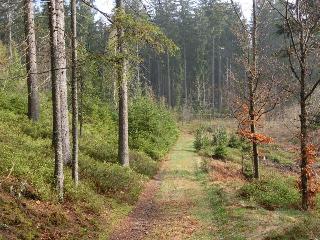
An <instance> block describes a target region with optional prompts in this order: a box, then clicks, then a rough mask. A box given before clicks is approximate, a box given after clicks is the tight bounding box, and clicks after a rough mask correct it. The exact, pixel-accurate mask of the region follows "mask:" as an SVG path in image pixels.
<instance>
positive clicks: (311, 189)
mask: <svg viewBox="0 0 320 240" xmlns="http://www.w3.org/2000/svg"><path fill="white" fill-rule="evenodd" d="M316 155H317V151H316V147H315V146H314V145H313V144H308V146H307V165H306V167H305V168H304V169H302V171H303V172H302V174H305V175H306V177H307V189H308V196H309V197H308V203H309V206H310V207H311V208H314V207H315V204H316V194H317V193H318V192H319V191H320V183H319V181H318V179H317V174H316V171H315V170H314V169H313V164H314V163H315V162H316ZM298 187H299V189H300V190H302V185H301V179H299V180H298Z"/></svg>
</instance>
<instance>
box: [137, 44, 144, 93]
mask: <svg viewBox="0 0 320 240" xmlns="http://www.w3.org/2000/svg"><path fill="white" fill-rule="evenodd" d="M136 54H137V59H139V45H138V44H137V53H136ZM136 71H137V83H136V89H135V90H136V91H138V92H140V90H142V89H141V87H142V84H140V63H139V60H138V62H137V66H136Z"/></svg>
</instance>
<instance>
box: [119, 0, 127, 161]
mask: <svg viewBox="0 0 320 240" xmlns="http://www.w3.org/2000/svg"><path fill="white" fill-rule="evenodd" d="M116 8H117V11H118V13H119V12H120V13H121V14H122V13H123V12H124V7H123V2H122V0H117V1H116ZM121 24H122V23H121ZM121 24H118V25H117V51H118V54H119V55H122V57H121V58H120V60H119V62H118V67H117V80H118V87H119V150H118V155H119V161H120V163H121V164H122V165H123V166H129V136H128V86H127V74H126V70H127V69H126V68H127V66H126V65H127V63H126V60H125V59H124V57H123V55H124V53H125V46H124V29H123V27H122V26H121Z"/></svg>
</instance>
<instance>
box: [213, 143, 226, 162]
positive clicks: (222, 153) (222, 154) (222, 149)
mask: <svg viewBox="0 0 320 240" xmlns="http://www.w3.org/2000/svg"><path fill="white" fill-rule="evenodd" d="M213 155H214V157H216V158H220V159H225V158H226V157H227V155H228V151H227V148H226V146H225V145H218V146H216V147H215V148H214V151H213Z"/></svg>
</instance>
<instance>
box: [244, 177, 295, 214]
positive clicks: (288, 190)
mask: <svg viewBox="0 0 320 240" xmlns="http://www.w3.org/2000/svg"><path fill="white" fill-rule="evenodd" d="M240 196H242V197H244V198H245V199H248V200H253V201H255V202H257V203H258V204H260V205H262V206H263V207H265V208H266V209H271V210H273V209H278V208H298V206H299V199H300V198H299V191H298V189H297V188H296V187H295V180H294V179H293V178H291V177H284V176H280V175H276V176H275V175H274V176H267V177H266V179H263V180H255V181H252V182H249V183H246V184H245V185H244V186H243V187H242V188H241V189H240Z"/></svg>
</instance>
